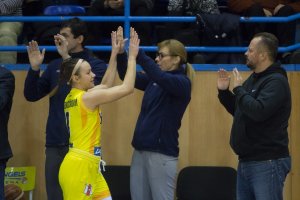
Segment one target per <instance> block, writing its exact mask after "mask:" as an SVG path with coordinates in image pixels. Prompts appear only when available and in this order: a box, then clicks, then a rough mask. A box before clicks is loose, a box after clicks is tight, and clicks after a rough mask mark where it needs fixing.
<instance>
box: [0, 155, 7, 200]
mask: <svg viewBox="0 0 300 200" xmlns="http://www.w3.org/2000/svg"><path fill="white" fill-rule="evenodd" d="M5 167H6V160H0V200H4V175H5Z"/></svg>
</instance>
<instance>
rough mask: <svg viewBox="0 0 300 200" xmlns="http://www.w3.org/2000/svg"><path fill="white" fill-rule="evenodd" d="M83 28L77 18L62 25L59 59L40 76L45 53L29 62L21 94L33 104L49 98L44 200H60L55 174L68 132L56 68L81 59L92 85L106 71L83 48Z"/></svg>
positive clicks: (65, 88)
mask: <svg viewBox="0 0 300 200" xmlns="http://www.w3.org/2000/svg"><path fill="white" fill-rule="evenodd" d="M86 34H87V28H86V25H85V23H84V22H82V21H81V20H79V19H78V18H73V19H70V20H68V21H66V22H64V23H63V25H62V26H61V29H60V34H59V35H55V36H54V39H55V45H56V47H57V51H58V53H59V54H60V55H61V57H62V58H59V59H55V60H53V61H51V62H50V63H49V64H48V66H47V68H46V70H45V71H44V73H43V74H42V75H41V76H40V65H41V64H42V60H43V59H44V55H45V51H43V53H42V54H40V59H39V60H37V59H30V57H29V61H30V65H31V68H30V69H29V71H28V74H27V77H26V80H25V87H24V95H25V98H26V99H27V100H28V101H31V102H34V101H38V100H39V99H41V98H43V97H45V96H47V95H49V100H50V106H49V115H48V120H47V127H46V163H45V176H46V190H47V197H48V200H54V199H55V200H62V199H63V196H62V191H61V188H60V186H59V182H58V171H59V167H60V164H61V162H62V160H63V159H64V156H65V155H66V153H67V152H68V149H69V132H68V130H67V127H66V123H65V115H64V100H65V98H66V96H67V94H68V93H69V91H70V87H68V86H67V85H66V84H65V85H62V86H60V87H57V85H58V79H59V67H60V65H61V63H62V61H63V60H65V59H67V58H70V57H72V58H82V59H85V60H86V61H87V62H88V63H89V64H90V65H91V67H92V71H93V73H94V74H95V75H96V77H95V79H94V82H95V84H99V83H100V81H101V80H102V77H103V75H104V73H105V70H106V64H105V63H104V62H103V61H102V60H99V59H97V58H95V57H94V56H93V54H92V52H91V51H89V50H88V49H86V48H84V42H85V39H86Z"/></svg>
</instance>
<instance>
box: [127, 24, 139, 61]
mask: <svg viewBox="0 0 300 200" xmlns="http://www.w3.org/2000/svg"><path fill="white" fill-rule="evenodd" d="M139 44H140V39H139V36H138V34H137V32H136V31H135V30H134V28H132V27H131V28H130V43H129V58H130V57H131V58H136V57H137V54H138V52H139Z"/></svg>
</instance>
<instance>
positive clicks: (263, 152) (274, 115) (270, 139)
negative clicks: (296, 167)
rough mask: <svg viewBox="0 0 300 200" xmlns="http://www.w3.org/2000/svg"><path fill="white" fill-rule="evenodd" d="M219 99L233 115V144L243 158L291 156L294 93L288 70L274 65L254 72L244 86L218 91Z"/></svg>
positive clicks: (231, 141) (231, 143)
mask: <svg viewBox="0 0 300 200" xmlns="http://www.w3.org/2000/svg"><path fill="white" fill-rule="evenodd" d="M219 100H220V102H221V103H222V104H223V105H224V107H225V108H226V109H227V111H228V112H229V113H231V114H232V115H233V117H234V119H233V125H232V129H231V138H230V145H231V147H232V149H233V150H234V151H235V153H236V154H237V155H238V156H239V159H240V160H246V161H248V160H249V161H250V160H251V161H254V160H256V161H261V160H269V159H277V158H283V157H287V156H289V150H288V142H289V141H288V132H287V128H288V120H289V117H290V113H291V93H290V87H289V83H288V79H287V75H286V71H285V70H284V69H283V68H282V67H280V66H279V65H278V64H273V65H271V66H270V67H269V68H267V69H266V70H265V71H263V72H261V73H253V74H251V76H250V77H249V78H248V79H247V80H246V81H245V82H244V84H243V86H239V87H236V88H234V89H233V93H231V92H230V91H229V90H225V91H222V90H219Z"/></svg>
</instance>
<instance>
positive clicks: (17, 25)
mask: <svg viewBox="0 0 300 200" xmlns="http://www.w3.org/2000/svg"><path fill="white" fill-rule="evenodd" d="M22 3H23V0H0V16H22ZM22 27H23V23H22V22H0V46H16V45H17V43H18V36H19V35H20V34H21V32H22ZM16 62H17V52H14V51H8V52H4V51H1V52H0V63H1V64H16Z"/></svg>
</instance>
